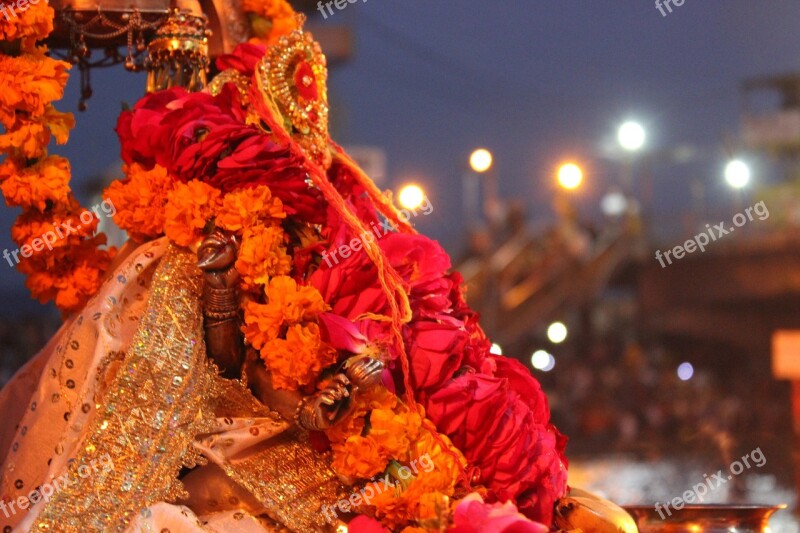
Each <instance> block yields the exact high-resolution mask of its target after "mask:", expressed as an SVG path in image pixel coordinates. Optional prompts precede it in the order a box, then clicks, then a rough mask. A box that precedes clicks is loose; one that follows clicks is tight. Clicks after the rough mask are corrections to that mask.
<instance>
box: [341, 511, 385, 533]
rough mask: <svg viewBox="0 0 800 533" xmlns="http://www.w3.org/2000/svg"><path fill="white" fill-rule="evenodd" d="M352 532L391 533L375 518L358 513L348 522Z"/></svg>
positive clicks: (348, 528)
mask: <svg viewBox="0 0 800 533" xmlns="http://www.w3.org/2000/svg"><path fill="white" fill-rule="evenodd" d="M347 530H348V531H349V532H350V533H389V531H388V530H387V529H386V528H385V527H383V526H382V525H381V523H380V522H378V521H377V520H375V519H374V518H370V517H368V516H364V515H358V516H357V517H355V518H354V519H353V520H351V521H350V523H349V524H347Z"/></svg>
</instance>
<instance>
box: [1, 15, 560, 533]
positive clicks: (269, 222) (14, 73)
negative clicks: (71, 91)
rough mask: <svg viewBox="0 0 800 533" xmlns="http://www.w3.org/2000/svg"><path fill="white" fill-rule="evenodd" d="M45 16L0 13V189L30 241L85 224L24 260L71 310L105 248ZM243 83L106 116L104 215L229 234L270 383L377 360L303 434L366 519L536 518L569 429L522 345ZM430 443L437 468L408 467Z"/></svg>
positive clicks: (87, 292)
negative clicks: (505, 345)
mask: <svg viewBox="0 0 800 533" xmlns="http://www.w3.org/2000/svg"><path fill="white" fill-rule="evenodd" d="M244 4H245V10H246V11H247V12H248V13H249V14H250V17H251V23H252V26H253V30H254V34H255V35H256V37H255V38H254V39H255V40H256V41H258V42H266V43H274V42H275V41H276V40H277V39H278V38H279V37H280V36H281V35H284V34H286V33H288V32H289V31H291V30H293V29H295V28H296V27H297V25H298V19H297V18H296V16H295V14H294V11H293V10H292V9H291V7H289V5H288V4H287V3H286V2H285V1H284V0H266V1H259V0H244ZM34 8H36V9H34ZM52 18H53V12H52V9H51V8H49V6H47V5H46V4H41V5H39V6H38V8H37V7H36V6H35V5H32V8H31V12H26V14H25V15H24V16H23V17H20V19H18V20H14V21H13V23H12V24H5V25H2V26H0V32H2V35H4V36H5V37H6V39H7V40H12V41H9V42H8V43H6V45H5V46H3V47H2V49H3V50H5V51H6V52H7V53H6V55H0V82H5V87H6V90H5V91H4V92H3V93H0V122H2V124H3V126H4V127H5V132H4V133H3V134H0V150H3V152H4V153H5V154H6V159H5V161H4V162H3V163H2V164H0V189H2V192H3V194H4V196H5V198H6V201H7V203H8V204H9V205H13V206H20V207H22V208H23V209H24V210H25V211H24V212H23V214H22V215H21V216H20V217H19V219H18V220H17V222H16V223H15V225H14V228H13V230H12V236H13V238H14V240H15V242H17V243H18V244H20V246H21V247H22V246H23V245H24V246H28V247H31V248H32V249H36V240H37V238H39V236H41V235H43V234H44V233H46V232H48V231H56V230H57V227H58V226H60V225H62V224H69V225H72V226H74V227H76V228H79V229H78V230H77V231H75V232H73V233H71V234H70V235H67V236H65V237H64V238H63V239H60V240H59V241H57V242H56V243H54V246H53V247H52V250H46V251H45V250H43V249H42V250H40V251H39V253H37V254H36V255H34V256H32V257H30V258H29V259H26V260H25V261H22V262H21V263H20V265H19V269H20V270H21V271H23V272H24V273H26V274H27V275H28V279H27V285H28V287H29V288H30V289H31V291H32V292H33V294H34V295H35V296H36V297H38V298H39V299H40V300H48V299H54V300H55V301H56V304H57V305H58V306H59V307H60V308H61V309H62V310H63V311H65V312H68V311H72V310H75V309H78V308H80V307H81V306H82V305H83V303H84V302H85V301H86V300H87V299H88V298H89V297H90V296H91V295H92V294H93V293H94V292H95V291H96V290H97V289H98V288H99V285H100V283H101V281H102V277H103V272H104V270H105V269H106V268H107V266H108V264H109V263H110V261H111V258H112V256H113V254H114V250H100V249H99V248H98V247H99V246H100V245H102V244H104V242H105V238H104V236H103V235H95V232H96V229H97V219H96V217H94V216H93V218H92V221H91V223H90V224H86V223H83V224H79V223H78V222H79V221H80V222H83V221H82V220H80V216H78V214H79V213H80V214H81V215H82V214H83V213H82V210H81V208H80V206H79V204H78V203H77V201H76V200H75V198H74V197H73V196H72V194H71V192H70V189H69V163H68V161H66V160H65V159H63V158H60V157H58V156H51V155H47V153H46V147H47V145H48V143H49V141H50V140H51V138H52V137H55V139H56V141H57V142H58V143H63V142H66V140H67V137H68V133H69V130H70V129H71V128H72V127H73V124H74V121H73V118H72V115H70V114H66V113H59V112H58V111H56V110H55V109H54V108H53V107H52V102H53V101H55V100H58V99H59V98H61V96H62V94H63V90H64V85H65V83H66V79H67V70H68V68H69V66H68V65H67V64H66V63H63V62H60V61H55V60H52V59H50V58H49V57H47V56H46V55H45V52H46V49H45V48H43V47H37V46H36V44H35V43H36V41H37V40H40V39H42V38H44V37H45V36H46V35H47V34H49V32H50V31H51V30H52ZM261 55H263V49H261V48H259V47H256V46H253V45H252V44H249V45H242V46H240V47H239V48H238V49H237V51H236V53H235V54H233V55H231V56H227V57H224V58H221V59H220V68H221V69H222V70H225V69H233V70H234V71H235V75H234V76H233V78H232V79H233V80H235V79H236V77H237V76H238V77H239V78H240V79H252V78H253V76H254V70H255V62H256V61H257V59H258V58H259V57H260V56H261ZM229 72H230V71H229ZM301 74H302V73H301ZM305 77H306V76H305V75H301V76H295V78H294V83H303V82H304V80H305ZM251 96H257V94H255V95H254V94H250V93H248V92H247V90H245V91H241V87H237V86H236V84H235V83H227V84H222V85H221V87H220V88H218V90H217V91H215V92H214V93H213V94H209V93H205V92H204V93H193V94H190V93H187V92H186V91H185V90H183V89H181V88H173V89H170V90H167V91H162V92H159V93H154V94H151V95H148V96H146V97H145V98H143V99H142V100H140V101H139V102H138V103H137V104H136V106H135V107H134V108H133V109H132V110H129V111H126V112H124V113H123V114H122V115H121V116H120V119H119V121H118V124H117V132H118V134H119V136H120V140H121V144H122V158H123V160H124V162H125V167H124V171H125V174H126V178H125V179H124V180H122V181H117V182H114V183H112V184H111V185H110V187H109V188H108V189H107V190H106V191H105V196H106V198H107V199H108V201H110V202H112V203H113V205H114V206H115V208H116V214H115V215H114V219H115V221H116V223H117V224H118V225H119V226H120V227H121V228H122V229H124V230H126V231H128V233H129V236H130V237H131V238H132V239H133V240H134V241H138V242H143V241H147V240H150V239H154V238H158V237H160V236H164V235H165V236H167V237H168V238H169V239H170V240H171V241H173V242H174V243H176V244H178V245H180V246H186V247H194V246H196V245H197V244H198V243H199V242H200V241H201V240H202V239H203V238H204V236H206V235H208V234H209V233H210V232H211V231H213V230H214V229H216V228H219V229H223V230H225V231H226V232H228V233H231V234H234V235H236V236H237V240H238V242H239V243H240V246H239V252H238V256H237V260H236V263H235V268H236V270H237V271H238V273H239V275H240V280H241V281H240V288H241V294H242V299H241V314H242V318H243V331H244V334H245V339H246V342H247V344H248V346H249V347H250V349H252V350H256V351H257V352H258V353H259V354H260V355H261V359H262V360H263V362H264V364H265V365H266V367H267V368H268V370H269V371H270V373H271V376H272V379H273V383H274V384H275V386H276V387H279V388H283V389H289V390H300V391H302V392H304V393H306V394H310V393H313V392H314V390H315V387H316V388H318V389H321V388H323V387H324V386H325V385H326V383H327V381H328V380H329V379H330V378H331V373H332V369H334V368H336V367H337V365H338V364H343V363H344V361H346V360H347V359H349V358H350V357H352V356H354V355H368V356H371V357H377V358H380V359H381V360H382V361H384V363H385V364H386V365H387V371H386V373H385V376H384V383H385V384H386V388H379V389H377V390H374V391H371V392H370V393H369V394H367V395H359V396H357V397H356V398H355V400H354V402H355V405H354V407H355V409H354V410H353V411H352V412H351V413H350V415H349V416H348V417H347V418H346V419H345V420H344V421H342V422H341V423H340V424H339V425H337V426H335V427H334V428H332V429H330V430H328V431H326V432H324V433H320V434H318V435H315V442H316V445H317V446H318V447H319V448H320V449H330V450H331V451H332V454H333V463H332V466H333V468H334V469H335V470H336V471H337V473H338V474H340V476H342V477H343V478H346V479H349V480H350V481H351V482H352V485H353V486H354V487H355V488H359V487H360V488H362V489H363V490H364V491H368V492H371V493H374V494H375V497H374V498H372V499H371V501H369V502H364V504H363V505H362V506H361V507H359V508H358V509H356V510H355V511H356V512H357V514H360V515H364V516H362V517H361V518H364V519H366V520H373V521H374V520H378V521H379V524H382V526H378V527H380V528H382V527H383V526H386V527H388V528H390V529H391V530H392V531H403V532H404V533H418V532H422V531H441V530H445V529H447V528H448V527H450V526H451V525H453V524H455V525H456V526H457V527H458V526H459V523H461V524H462V525H464V526H465V527H466V526H468V525H470V522H474V518H473V517H475V516H484V517H485V516H489V515H496V514H498V513H501V514H506V515H513V519H514V520H519V521H521V522H528V523H531V522H530V521H529V519H533V520H537V521H540V522H543V523H549V522H550V520H551V518H552V508H553V502H554V501H555V499H556V498H558V497H560V496H562V495H563V493H564V490H565V486H566V473H565V467H566V459H565V458H564V455H563V452H564V446H565V439H564V438H563V437H562V436H561V435H560V433H558V431H557V430H556V429H555V428H554V427H553V426H552V424H550V423H549V408H548V406H547V401H546V398H545V397H544V394H543V393H542V391H541V388H540V387H539V385H538V383H537V382H536V381H535V380H534V379H533V378H532V377H531V376H530V374H529V373H528V372H527V370H525V368H524V367H523V366H522V365H520V364H519V363H517V362H516V361H513V360H510V359H506V358H502V357H496V356H493V355H492V354H490V353H489V346H490V342H489V341H488V339H487V338H486V336H485V335H484V333H483V331H482V330H481V329H480V326H479V325H478V323H477V315H476V314H475V313H474V312H473V311H472V310H470V309H469V307H468V306H467V305H466V303H465V301H464V299H463V293H462V289H461V284H462V280H461V278H460V276H459V275H458V274H457V273H448V270H449V268H450V263H449V258H447V255H446V254H445V253H444V251H443V250H442V249H441V248H440V247H439V246H438V245H437V244H436V243H434V242H433V241H431V240H430V239H427V238H425V237H423V236H420V235H417V234H415V233H414V232H413V231H411V230H410V228H409V226H408V224H407V223H405V222H403V221H402V220H400V219H399V218H398V216H397V213H396V212H395V211H394V210H393V208H391V203H390V201H389V200H388V199H387V198H386V197H384V196H383V195H382V194H381V193H380V191H378V190H377V189H376V188H375V187H374V185H373V184H372V183H371V182H370V181H369V179H368V178H367V177H366V176H365V175H364V174H363V172H361V171H360V170H359V169H358V168H357V166H355V164H354V163H353V162H352V160H350V159H349V158H348V157H347V155H346V154H344V152H343V151H342V150H341V149H339V148H338V147H337V146H335V145H331V152H332V156H333V157H332V159H333V161H332V165H331V166H330V168H329V169H327V170H325V169H324V168H323V167H322V166H321V165H318V164H316V163H314V162H313V161H310V160H309V159H308V158H306V157H305V156H304V155H303V151H302V149H300V148H298V146H297V144H296V143H295V142H294V141H293V140H292V139H291V138H287V137H286V134H285V133H284V134H281V133H280V128H279V127H275V126H276V124H269V123H268V126H269V127H268V128H266V130H267V131H265V128H264V127H263V124H262V123H259V121H257V120H256V121H254V120H253V109H252V108H251V107H250V105H249V104H248V99H250V98H251ZM262 118H263V117H262ZM309 176H311V178H312V180H313V181H314V183H315V185H316V187H310V186H309V184H308V179H309ZM386 224H388V225H389V226H390V227H395V228H397V229H399V230H400V231H399V232H396V233H395V232H386V233H382V234H381V233H380V232H376V233H375V235H376V239H380V241H379V242H377V243H376V242H373V243H371V244H370V246H369V247H366V246H365V247H364V248H363V249H361V250H360V251H359V250H356V249H355V247H353V246H351V247H352V248H353V252H354V253H353V254H352V256H350V257H345V259H346V260H343V261H342V262H341V264H340V263H339V260H336V262H335V264H330V263H328V264H327V265H326V264H324V261H323V260H322V258H323V256H324V253H326V252H327V253H329V252H330V251H332V250H337V249H340V248H341V246H347V245H352V243H353V242H355V241H354V240H353V239H355V238H357V237H360V236H361V232H362V231H375V230H376V228H378V227H379V226H384V225H386ZM364 242H366V241H364ZM40 244H41V242H40ZM362 244H363V242H362ZM387 276H388V278H387ZM387 280H388V281H387ZM395 296H396V298H395ZM487 424H488V425H487ZM423 458H427V459H428V461H430V463H431V464H432V468H431V469H430V470H425V471H418V470H416V469H415V470H414V475H412V476H411V477H410V479H409V477H408V476H404V475H402V474H401V473H402V472H403V471H404V470H405V471H406V472H408V471H410V470H411V469H412V467H414V465H415V464H419V462H420V461H421V460H422V459H423ZM465 471H466V472H468V473H469V475H468V476H466V477H465V476H464V472H465ZM473 482H474V483H475V484H476V485H477V486H476V487H472V486H471V483H473ZM471 490H475V491H477V494H475V493H473V494H470V495H469V496H468V492H469V491H471ZM484 500H485V501H484ZM503 502H513V503H503ZM517 508H519V511H521V512H522V513H524V515H525V516H523V515H522V514H519V513H518V512H517ZM526 517H527V518H526ZM459 521H461V522H459ZM483 530H486V531H488V530H491V527H488V526H487V528H486V529H480V531H483ZM453 531H455V530H453ZM459 531H472V529H469V528H466V529H460V530H459ZM476 531H478V530H476Z"/></svg>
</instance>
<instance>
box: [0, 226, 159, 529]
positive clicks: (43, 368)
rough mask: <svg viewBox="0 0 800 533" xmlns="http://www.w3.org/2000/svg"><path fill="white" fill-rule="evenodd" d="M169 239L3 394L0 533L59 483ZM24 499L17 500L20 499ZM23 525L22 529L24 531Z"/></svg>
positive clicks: (137, 259) (70, 323)
mask: <svg viewBox="0 0 800 533" xmlns="http://www.w3.org/2000/svg"><path fill="white" fill-rule="evenodd" d="M166 247H167V241H166V239H159V240H156V241H152V242H149V243H147V244H145V245H143V246H141V247H139V249H137V250H136V251H135V252H134V253H132V254H131V255H130V256H129V257H128V258H127V259H126V260H125V261H123V263H122V264H121V265H120V266H119V267H118V268H117V269H116V270H115V271H114V273H113V275H112V276H111V277H110V278H109V279H108V280H107V281H106V282H105V283H104V285H103V288H102V289H101V291H100V292H99V293H98V294H97V296H95V297H94V298H93V299H92V300H90V301H89V302H88V303H87V305H86V307H85V308H84V309H83V310H82V311H81V312H80V313H78V314H76V315H75V316H74V317H72V318H71V319H69V320H67V321H66V322H65V323H64V325H63V326H62V327H61V329H60V330H59V331H58V332H57V333H56V335H54V336H53V339H52V340H51V341H50V342H49V343H48V344H47V346H45V348H44V349H42V351H41V352H40V353H39V354H38V355H37V356H36V357H35V358H34V359H33V360H32V362H31V363H29V364H28V365H26V367H25V368H24V369H23V370H22V371H21V372H20V373H19V374H18V375H17V376H15V377H14V379H13V380H12V382H11V383H9V384H8V385H7V386H6V387H5V388H4V389H3V390H2V391H1V392H0V416H1V417H2V428H0V433H2V434H3V439H0V440H3V441H6V442H8V443H9V444H7V445H5V446H4V447H7V450H6V453H5V454H4V458H5V459H4V462H3V467H2V470H0V500H2V502H3V504H5V505H4V507H3V512H0V530H2V531H4V532H5V531H10V528H11V527H14V526H16V525H17V524H18V523H19V522H21V521H23V520H26V519H28V520H29V519H30V517H31V516H33V515H36V514H37V513H38V512H39V510H40V509H41V507H42V506H43V505H44V502H40V503H38V504H36V502H32V503H34V504H36V505H33V506H32V507H31V508H30V509H25V508H20V505H19V503H20V501H22V502H23V503H24V502H27V501H28V498H29V497H30V495H31V494H32V493H33V491H34V490H35V489H36V488H37V487H42V486H44V485H46V484H49V483H52V482H53V480H55V479H58V478H59V477H60V476H61V475H62V474H63V473H64V472H65V471H66V469H67V468H68V465H67V462H68V460H70V459H71V458H73V457H75V454H76V453H77V449H78V446H79V444H80V442H81V441H82V440H83V438H84V436H85V435H86V429H87V428H88V427H89V426H90V424H91V423H92V420H93V419H94V415H95V406H96V402H97V399H98V396H101V395H102V394H103V393H104V391H103V387H104V386H105V383H104V382H101V381H99V380H98V370H100V372H101V373H102V374H103V375H105V374H106V371H108V370H113V366H114V364H113V362H112V360H113V359H115V358H116V356H117V354H119V353H120V352H124V351H125V350H127V348H128V346H129V345H130V343H131V339H132V337H133V335H134V333H135V331H136V330H137V328H138V326H139V321H140V320H141V316H142V314H143V313H144V311H145V307H146V304H147V295H148V292H149V287H150V282H151V279H152V276H153V272H154V270H155V265H156V264H157V263H158V260H159V259H160V258H161V257H162V256H163V254H164V252H165V250H166ZM20 499H22V500H20ZM29 526H30V524H28V525H27V527H25V526H23V527H21V528H20V530H22V531H25V530H27V529H28V528H29Z"/></svg>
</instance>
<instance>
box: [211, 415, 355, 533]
mask: <svg viewBox="0 0 800 533" xmlns="http://www.w3.org/2000/svg"><path fill="white" fill-rule="evenodd" d="M328 465H330V457H328V456H327V454H320V453H318V452H316V451H315V450H314V449H313V448H312V447H311V445H310V444H309V443H308V440H307V436H306V435H305V434H304V433H303V432H301V431H299V430H294V431H287V432H285V433H282V434H281V435H278V436H277V437H275V438H273V439H271V440H270V441H269V442H268V443H267V445H266V446H265V447H264V449H263V450H261V451H258V452H256V453H253V454H251V455H249V456H248V457H247V458H245V459H243V460H242V461H240V462H237V463H236V464H227V465H223V469H224V470H225V472H226V473H227V474H228V475H229V476H230V477H231V479H233V480H234V481H236V482H237V483H238V484H240V485H241V486H243V487H244V488H246V489H247V490H248V491H250V492H251V493H252V494H253V495H254V496H255V497H256V498H257V499H258V500H259V501H260V502H261V503H262V504H263V505H264V507H265V509H266V511H267V513H268V514H269V516H270V517H271V518H273V519H275V520H276V521H278V522H280V523H282V524H284V525H286V526H288V527H290V528H291V530H292V531H298V532H307V531H326V530H328V528H329V526H328V525H327V522H326V520H325V517H324V515H323V513H322V506H323V505H332V504H334V503H335V502H336V501H338V500H340V499H342V498H345V497H346V493H345V489H344V486H343V485H342V484H341V483H340V482H339V480H338V479H337V477H336V475H335V474H334V473H333V471H332V470H331V469H330V467H329V466H328Z"/></svg>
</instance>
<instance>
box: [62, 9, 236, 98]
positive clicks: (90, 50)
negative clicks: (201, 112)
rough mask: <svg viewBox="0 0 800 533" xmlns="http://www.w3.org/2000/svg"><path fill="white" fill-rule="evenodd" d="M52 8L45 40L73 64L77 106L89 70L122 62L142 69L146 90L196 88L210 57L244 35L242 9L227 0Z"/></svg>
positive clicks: (86, 92) (86, 91)
mask: <svg viewBox="0 0 800 533" xmlns="http://www.w3.org/2000/svg"><path fill="white" fill-rule="evenodd" d="M51 6H52V7H53V8H54V9H55V10H56V27H55V31H54V32H53V34H52V35H51V37H50V38H49V39H48V43H47V44H48V45H49V46H50V48H51V49H57V50H65V52H64V53H63V54H62V57H64V59H66V60H68V61H70V62H72V63H73V64H77V65H78V68H79V70H80V72H81V101H80V103H79V107H80V109H85V107H86V106H85V101H86V100H87V99H89V98H90V97H91V94H92V89H91V83H90V78H89V74H90V71H91V69H92V68H97V67H107V66H112V65H116V64H119V63H124V65H125V68H126V69H127V70H130V71H134V72H136V71H141V70H147V72H148V82H147V89H148V92H150V91H156V90H160V89H165V88H168V87H171V86H173V85H181V86H184V87H187V88H188V89H189V90H197V89H200V88H202V87H203V86H204V85H205V80H206V73H207V71H208V68H209V58H210V57H215V56H217V55H219V54H221V53H224V52H225V51H230V50H232V49H233V47H234V46H235V44H236V43H239V42H243V41H245V40H247V37H248V36H249V27H250V26H249V23H248V20H247V17H246V15H245V13H244V12H243V10H241V9H239V7H238V5H237V4H236V3H235V2H231V1H228V0H52V1H51ZM120 47H124V48H125V49H126V50H127V53H125V54H122V53H120V51H119V49H120ZM98 51H99V52H100V53H99V54H98V53H97V52H98Z"/></svg>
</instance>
